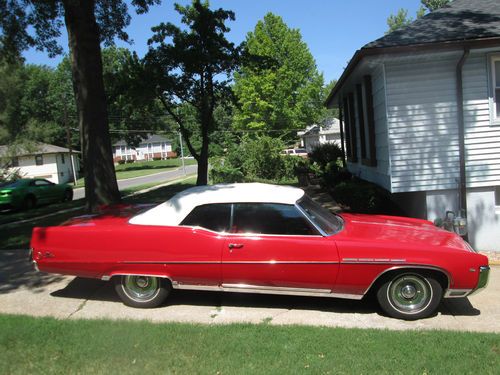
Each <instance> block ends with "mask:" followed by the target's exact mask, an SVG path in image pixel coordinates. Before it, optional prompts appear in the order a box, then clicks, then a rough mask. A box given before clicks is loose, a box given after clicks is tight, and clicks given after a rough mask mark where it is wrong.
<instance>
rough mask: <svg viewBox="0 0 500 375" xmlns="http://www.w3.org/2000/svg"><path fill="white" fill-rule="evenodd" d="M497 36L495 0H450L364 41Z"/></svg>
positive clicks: (499, 12) (385, 43)
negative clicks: (377, 36) (380, 35)
mask: <svg viewBox="0 0 500 375" xmlns="http://www.w3.org/2000/svg"><path fill="white" fill-rule="evenodd" d="M494 37H500V3H499V1H498V0H454V1H452V2H451V3H450V4H449V5H447V6H445V7H443V8H441V9H438V10H435V11H433V12H431V13H429V14H427V15H425V16H423V17H421V18H419V19H417V20H416V21H414V22H412V23H411V24H410V25H408V26H405V27H402V28H400V29H398V30H395V31H393V32H391V33H389V34H387V35H385V36H383V37H382V38H379V39H377V40H375V41H373V42H370V43H368V44H366V45H365V46H364V47H363V49H365V48H385V47H399V46H409V45H414V44H425V43H441V42H450V41H466V40H477V39H483V38H494Z"/></svg>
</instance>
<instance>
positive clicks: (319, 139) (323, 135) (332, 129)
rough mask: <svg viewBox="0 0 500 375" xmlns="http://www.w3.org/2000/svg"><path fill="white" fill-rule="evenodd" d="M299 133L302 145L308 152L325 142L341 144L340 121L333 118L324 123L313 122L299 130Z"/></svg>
mask: <svg viewBox="0 0 500 375" xmlns="http://www.w3.org/2000/svg"><path fill="white" fill-rule="evenodd" d="M297 135H298V136H299V138H300V146H301V147H302V148H305V149H306V150H307V152H311V151H312V150H313V149H314V148H315V147H317V146H319V145H323V144H325V143H336V144H338V145H339V146H340V121H339V119H336V118H332V119H329V120H327V121H325V123H324V124H323V125H318V124H313V125H310V126H308V127H307V128H306V129H305V130H301V131H299V132H297Z"/></svg>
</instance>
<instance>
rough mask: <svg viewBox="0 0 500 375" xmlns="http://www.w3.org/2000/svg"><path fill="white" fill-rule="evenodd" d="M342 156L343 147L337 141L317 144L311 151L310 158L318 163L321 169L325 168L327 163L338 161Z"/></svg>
mask: <svg viewBox="0 0 500 375" xmlns="http://www.w3.org/2000/svg"><path fill="white" fill-rule="evenodd" d="M340 158H342V149H341V148H340V146H338V145H337V144H336V143H325V144H322V145H319V146H316V147H315V148H314V149H313V150H312V151H311V152H310V153H309V159H310V160H311V161H312V162H313V163H317V164H318V165H319V167H320V168H321V169H325V168H326V166H327V164H330V163H331V162H337V160H338V159H340Z"/></svg>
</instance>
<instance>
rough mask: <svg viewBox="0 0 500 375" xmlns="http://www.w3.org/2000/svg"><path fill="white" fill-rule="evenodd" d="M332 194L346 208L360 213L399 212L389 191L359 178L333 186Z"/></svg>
mask: <svg viewBox="0 0 500 375" xmlns="http://www.w3.org/2000/svg"><path fill="white" fill-rule="evenodd" d="M330 191H331V195H332V197H333V199H335V201H337V203H339V204H340V205H342V206H344V209H346V210H348V211H353V212H359V213H370V214H374V213H385V214H388V213H389V214H398V213H399V210H398V208H397V206H396V205H395V204H394V203H393V202H392V201H391V199H390V194H389V192H388V191H386V190H384V189H382V188H381V187H379V186H378V185H375V184H372V183H370V182H367V181H363V180H360V179H358V178H352V179H350V180H347V181H342V182H340V183H338V184H336V185H334V186H333V187H332V189H331V190H330Z"/></svg>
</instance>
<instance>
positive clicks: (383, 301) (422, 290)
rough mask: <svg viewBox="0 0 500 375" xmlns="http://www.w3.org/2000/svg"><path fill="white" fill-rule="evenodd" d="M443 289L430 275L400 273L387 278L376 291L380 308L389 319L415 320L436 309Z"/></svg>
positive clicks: (428, 314)
mask: <svg viewBox="0 0 500 375" xmlns="http://www.w3.org/2000/svg"><path fill="white" fill-rule="evenodd" d="M442 296H443V288H442V287H441V284H439V282H438V281H436V280H435V279H434V278H433V277H432V276H431V275H427V274H420V273H413V272H411V273H400V274H396V275H392V276H390V277H388V278H387V279H386V280H385V281H384V283H382V285H381V286H380V288H379V289H378V291H377V300H378V302H379V304H380V307H382V309H383V310H384V311H385V312H386V313H387V314H388V315H389V316H391V317H393V318H398V319H405V320H416V319H422V318H427V317H429V316H430V315H431V314H432V313H433V312H434V311H435V310H436V308H437V307H438V305H439V303H440V302H441V298H442Z"/></svg>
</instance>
